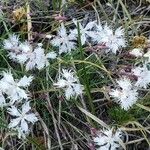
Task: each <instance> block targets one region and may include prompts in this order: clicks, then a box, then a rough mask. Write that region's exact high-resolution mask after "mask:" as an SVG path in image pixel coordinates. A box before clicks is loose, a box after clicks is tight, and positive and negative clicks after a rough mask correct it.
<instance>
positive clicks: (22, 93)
mask: <svg viewBox="0 0 150 150" xmlns="http://www.w3.org/2000/svg"><path fill="white" fill-rule="evenodd" d="M32 79H33V77H32V76H29V77H26V76H24V77H23V78H21V79H20V80H15V79H14V78H13V76H12V74H11V72H3V78H2V79H1V80H0V88H1V90H2V92H3V93H5V94H6V95H7V96H8V98H9V99H10V103H12V104H13V103H14V102H15V101H19V100H22V99H28V92H27V90H25V88H26V87H28V86H29V85H30V83H31V81H32Z"/></svg>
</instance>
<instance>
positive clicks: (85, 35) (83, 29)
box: [70, 19, 95, 45]
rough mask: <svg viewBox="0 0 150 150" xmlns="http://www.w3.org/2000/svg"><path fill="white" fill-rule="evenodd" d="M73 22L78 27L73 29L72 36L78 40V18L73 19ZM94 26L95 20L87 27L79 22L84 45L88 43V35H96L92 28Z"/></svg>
mask: <svg viewBox="0 0 150 150" xmlns="http://www.w3.org/2000/svg"><path fill="white" fill-rule="evenodd" d="M73 22H74V24H75V25H76V28H75V29H74V30H71V33H70V36H71V37H72V39H74V40H76V39H77V37H78V29H77V20H75V19H73ZM93 27H95V21H92V22H89V23H88V24H87V25H86V26H85V27H83V26H82V25H81V23H79V29H80V34H81V35H80V37H81V44H82V45H84V44H85V43H86V41H87V38H88V37H91V38H93V37H94V36H95V32H93V31H92V30H91V29H92V28H93Z"/></svg>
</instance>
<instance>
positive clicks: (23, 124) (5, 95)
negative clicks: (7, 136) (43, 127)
mask: <svg viewBox="0 0 150 150" xmlns="http://www.w3.org/2000/svg"><path fill="white" fill-rule="evenodd" d="M2 76H3V77H2V79H1V80H0V89H1V91H0V107H6V108H7V111H8V113H9V114H10V115H11V116H13V118H14V117H15V118H14V119H12V120H11V122H10V123H9V125H8V127H9V128H11V129H13V130H16V131H17V132H18V137H19V138H21V137H23V138H25V137H26V135H27V134H28V133H29V127H28V123H32V124H34V123H35V122H36V121H37V120H38V119H37V117H36V116H35V114H34V113H30V112H29V111H30V109H31V107H30V106H29V101H28V100H29V91H28V90H27V88H28V86H29V85H30V84H31V82H32V80H33V77H32V76H29V77H27V76H23V77H22V78H21V79H20V80H18V79H14V77H13V75H12V73H11V72H10V71H9V72H3V73H2ZM22 102H24V103H23V105H22V110H18V108H17V106H18V105H19V104H20V103H22Z"/></svg>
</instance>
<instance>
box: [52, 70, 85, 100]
mask: <svg viewBox="0 0 150 150" xmlns="http://www.w3.org/2000/svg"><path fill="white" fill-rule="evenodd" d="M54 85H55V86H56V87H58V88H63V89H64V90H65V96H66V99H70V98H71V97H73V96H78V95H81V94H82V91H83V86H82V85H81V84H80V83H79V81H78V78H77V77H75V75H74V72H72V71H71V70H70V71H68V70H65V69H62V74H61V79H59V80H58V82H57V83H55V84H54Z"/></svg>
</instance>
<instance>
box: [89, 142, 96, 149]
mask: <svg viewBox="0 0 150 150" xmlns="http://www.w3.org/2000/svg"><path fill="white" fill-rule="evenodd" d="M88 147H89V149H90V150H95V146H94V144H93V143H91V142H90V143H88Z"/></svg>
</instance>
